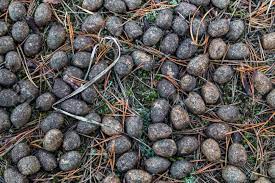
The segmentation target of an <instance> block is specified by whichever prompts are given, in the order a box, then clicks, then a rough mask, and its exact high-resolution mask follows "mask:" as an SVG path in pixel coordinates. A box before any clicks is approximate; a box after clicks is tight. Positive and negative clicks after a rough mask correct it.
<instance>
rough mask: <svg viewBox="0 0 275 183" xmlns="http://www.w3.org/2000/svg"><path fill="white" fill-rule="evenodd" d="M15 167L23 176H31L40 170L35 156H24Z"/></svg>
mask: <svg viewBox="0 0 275 183" xmlns="http://www.w3.org/2000/svg"><path fill="white" fill-rule="evenodd" d="M17 167H18V169H19V171H20V172H21V173H22V174H23V175H32V174H35V173H36V172H38V171H39V170H40V167H41V166H40V163H39V161H38V159H37V158H36V157H35V156H26V157H24V158H22V159H21V160H20V161H19V162H18V164H17Z"/></svg>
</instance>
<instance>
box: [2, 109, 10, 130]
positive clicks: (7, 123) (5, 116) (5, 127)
mask: <svg viewBox="0 0 275 183" xmlns="http://www.w3.org/2000/svg"><path fill="white" fill-rule="evenodd" d="M10 127H11V122H10V117H9V113H8V112H7V111H5V110H4V109H0V132H1V133H2V132H3V131H5V130H8V129H9V128H10Z"/></svg>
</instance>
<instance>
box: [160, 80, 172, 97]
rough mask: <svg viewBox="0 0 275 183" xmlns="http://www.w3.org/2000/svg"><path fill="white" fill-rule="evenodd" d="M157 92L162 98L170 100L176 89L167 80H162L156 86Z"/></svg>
mask: <svg viewBox="0 0 275 183" xmlns="http://www.w3.org/2000/svg"><path fill="white" fill-rule="evenodd" d="M157 91H158V93H159V95H160V97H162V98H171V97H172V96H173V95H174V94H175V93H176V87H175V86H174V84H173V83H172V82H170V81H169V80H167V79H162V80H160V81H159V82H158V84H157Z"/></svg>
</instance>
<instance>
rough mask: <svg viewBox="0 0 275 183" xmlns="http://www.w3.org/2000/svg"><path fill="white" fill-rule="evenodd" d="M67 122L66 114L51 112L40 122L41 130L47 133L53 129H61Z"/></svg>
mask: <svg viewBox="0 0 275 183" xmlns="http://www.w3.org/2000/svg"><path fill="white" fill-rule="evenodd" d="M64 122H65V118H64V115H63V114H61V113H57V112H52V113H50V114H49V115H48V116H47V117H46V118H45V119H43V120H42V121H41V123H40V128H41V130H42V131H43V132H44V133H46V132H48V131H49V130H52V129H60V128H61V127H62V125H63V124H64Z"/></svg>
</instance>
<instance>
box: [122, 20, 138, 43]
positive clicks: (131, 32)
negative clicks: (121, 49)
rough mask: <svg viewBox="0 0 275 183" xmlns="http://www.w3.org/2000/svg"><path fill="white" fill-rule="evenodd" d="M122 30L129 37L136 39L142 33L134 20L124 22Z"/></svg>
mask: <svg viewBox="0 0 275 183" xmlns="http://www.w3.org/2000/svg"><path fill="white" fill-rule="evenodd" d="M124 31H125V32H126V34H127V36H128V37H129V38H130V39H136V38H138V37H139V36H141V35H142V34H143V31H142V28H141V27H140V26H139V25H138V23H137V22H135V21H129V22H126V23H125V25H124Z"/></svg>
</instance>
